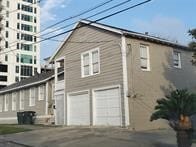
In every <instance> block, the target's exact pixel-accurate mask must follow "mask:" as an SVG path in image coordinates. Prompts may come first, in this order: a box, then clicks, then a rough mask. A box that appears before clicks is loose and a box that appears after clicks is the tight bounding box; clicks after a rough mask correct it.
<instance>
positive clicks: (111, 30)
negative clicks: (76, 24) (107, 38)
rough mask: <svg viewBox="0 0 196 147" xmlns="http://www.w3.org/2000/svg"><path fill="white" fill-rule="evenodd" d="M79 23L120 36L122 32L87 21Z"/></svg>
mask: <svg viewBox="0 0 196 147" xmlns="http://www.w3.org/2000/svg"><path fill="white" fill-rule="evenodd" d="M80 22H82V23H85V24H87V25H88V24H89V25H91V26H95V27H97V28H100V29H104V30H108V31H110V32H114V33H117V34H120V35H122V34H123V32H122V31H121V30H118V29H115V28H111V27H107V26H104V25H101V24H98V23H96V22H90V21H87V20H82V21H80Z"/></svg>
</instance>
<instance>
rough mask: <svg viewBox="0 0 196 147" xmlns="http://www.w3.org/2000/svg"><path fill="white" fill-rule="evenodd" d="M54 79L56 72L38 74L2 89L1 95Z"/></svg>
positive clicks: (0, 90)
mask: <svg viewBox="0 0 196 147" xmlns="http://www.w3.org/2000/svg"><path fill="white" fill-rule="evenodd" d="M53 77H54V70H52V71H49V72H43V73H41V74H36V75H34V76H32V77H29V78H27V79H24V80H21V81H20V82H17V83H14V84H11V85H9V86H7V87H5V88H2V89H0V94H1V93H6V92H8V91H9V92H10V91H14V90H18V89H22V88H27V87H29V86H32V85H37V84H41V83H44V82H46V81H47V80H49V79H51V78H53Z"/></svg>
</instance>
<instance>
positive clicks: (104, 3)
mask: <svg viewBox="0 0 196 147" xmlns="http://www.w3.org/2000/svg"><path fill="white" fill-rule="evenodd" d="M112 1H114V0H108V1H105V2H103V3H100V4H98V5H96V6H94V7H92V8H89V9H88V10H85V11H83V12H81V13H79V14H76V15H73V16H70V17H68V18H65V19H63V20H61V21H59V22H57V23H55V24H53V25H50V26H48V27H46V28H45V29H44V30H42V31H40V32H37V33H35V34H33V36H36V35H37V34H40V33H41V32H44V31H46V30H48V29H50V28H52V27H54V26H56V25H58V24H60V23H63V22H65V21H68V20H70V19H73V18H76V17H79V16H82V15H84V14H86V13H89V12H91V11H93V10H95V9H98V8H100V7H102V6H104V5H106V4H108V3H110V2H112ZM70 26H71V25H70ZM9 28H10V27H9ZM10 29H12V30H14V31H16V32H19V31H18V30H16V29H13V28H10ZM36 37H38V36H36ZM38 38H40V37H38ZM43 39H44V38H43ZM25 42H27V41H23V42H22V43H25ZM14 43H15V42H14ZM10 44H13V42H11V43H10ZM13 46H16V44H15V45H12V46H10V47H13Z"/></svg>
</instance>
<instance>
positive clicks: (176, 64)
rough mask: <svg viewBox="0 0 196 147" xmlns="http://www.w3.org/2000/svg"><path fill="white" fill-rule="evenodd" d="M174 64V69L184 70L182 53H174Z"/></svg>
mask: <svg viewBox="0 0 196 147" xmlns="http://www.w3.org/2000/svg"><path fill="white" fill-rule="evenodd" d="M173 64H174V67H176V68H182V65H181V53H180V52H177V51H174V52H173Z"/></svg>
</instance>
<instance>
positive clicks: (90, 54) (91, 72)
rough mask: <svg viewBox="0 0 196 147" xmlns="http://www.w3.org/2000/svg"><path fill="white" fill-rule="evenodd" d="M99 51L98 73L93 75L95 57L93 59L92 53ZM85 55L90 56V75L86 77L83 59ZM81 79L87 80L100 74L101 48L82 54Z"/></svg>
mask: <svg viewBox="0 0 196 147" xmlns="http://www.w3.org/2000/svg"><path fill="white" fill-rule="evenodd" d="M95 51H97V52H98V66H99V68H98V70H99V71H98V73H95V74H94V73H93V57H92V53H93V52H95ZM85 54H88V55H89V75H84V63H83V58H84V55H85ZM80 66H81V77H82V78H85V77H89V76H94V75H97V74H100V48H99V47H97V48H94V49H91V50H88V51H85V52H83V53H81V64H80Z"/></svg>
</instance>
